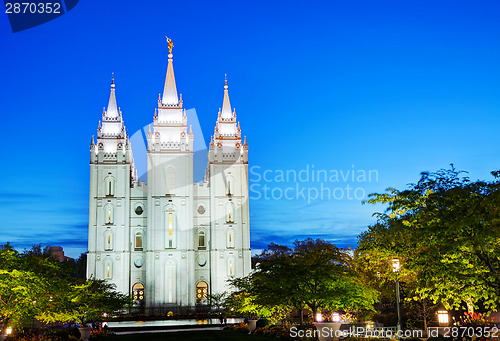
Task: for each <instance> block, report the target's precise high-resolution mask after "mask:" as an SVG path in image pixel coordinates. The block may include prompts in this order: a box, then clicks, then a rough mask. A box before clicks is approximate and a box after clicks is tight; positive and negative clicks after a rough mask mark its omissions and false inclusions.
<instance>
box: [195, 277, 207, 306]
mask: <svg viewBox="0 0 500 341" xmlns="http://www.w3.org/2000/svg"><path fill="white" fill-rule="evenodd" d="M207 294H208V284H207V282H203V281H202V282H198V284H196V304H207V303H208V300H207Z"/></svg>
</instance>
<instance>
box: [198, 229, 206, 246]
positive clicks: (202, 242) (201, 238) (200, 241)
mask: <svg viewBox="0 0 500 341" xmlns="http://www.w3.org/2000/svg"><path fill="white" fill-rule="evenodd" d="M206 248H207V247H206V245H205V232H204V231H200V232H198V250H206Z"/></svg>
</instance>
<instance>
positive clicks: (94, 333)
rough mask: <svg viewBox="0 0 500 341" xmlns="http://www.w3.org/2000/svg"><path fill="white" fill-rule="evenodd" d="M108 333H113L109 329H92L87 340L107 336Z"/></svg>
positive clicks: (100, 338)
mask: <svg viewBox="0 0 500 341" xmlns="http://www.w3.org/2000/svg"><path fill="white" fill-rule="evenodd" d="M110 335H115V333H113V332H112V331H110V330H109V329H101V330H99V329H92V330H91V331H90V338H89V340H102V339H105V338H107V337H108V336H110Z"/></svg>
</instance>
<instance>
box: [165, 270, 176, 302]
mask: <svg viewBox="0 0 500 341" xmlns="http://www.w3.org/2000/svg"><path fill="white" fill-rule="evenodd" d="M176 283H177V277H176V265H175V263H174V262H173V261H169V262H168V263H167V266H166V268H165V301H166V302H167V303H175V301H176V293H177V288H176Z"/></svg>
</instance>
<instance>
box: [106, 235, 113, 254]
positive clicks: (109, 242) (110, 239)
mask: <svg viewBox="0 0 500 341" xmlns="http://www.w3.org/2000/svg"><path fill="white" fill-rule="evenodd" d="M104 238H105V240H104V250H105V251H111V250H113V235H112V234H111V232H110V231H108V232H106V234H105V235H104Z"/></svg>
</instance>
